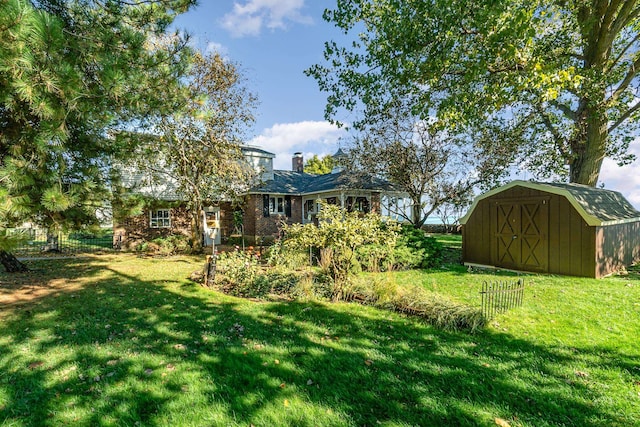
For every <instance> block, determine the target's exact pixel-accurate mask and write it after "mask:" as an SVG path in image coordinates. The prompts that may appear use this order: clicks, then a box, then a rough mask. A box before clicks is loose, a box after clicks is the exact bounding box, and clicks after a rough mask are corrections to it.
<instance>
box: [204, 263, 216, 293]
mask: <svg viewBox="0 0 640 427" xmlns="http://www.w3.org/2000/svg"><path fill="white" fill-rule="evenodd" d="M215 278H216V256H215V255H207V260H206V262H205V264H204V285H205V286H207V287H209V288H210V287H212V286H213V282H214V281H215Z"/></svg>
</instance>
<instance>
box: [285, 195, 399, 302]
mask: <svg viewBox="0 0 640 427" xmlns="http://www.w3.org/2000/svg"><path fill="white" fill-rule="evenodd" d="M318 222H319V223H318V226H317V227H316V226H315V225H313V224H305V225H301V224H293V225H285V227H284V228H283V230H284V232H285V236H286V240H285V242H284V244H285V245H286V246H288V247H290V248H294V249H297V250H309V248H310V247H315V248H318V249H319V250H320V252H321V254H322V255H321V257H320V263H321V264H322V265H323V266H324V268H325V269H326V270H327V271H328V272H329V273H330V274H331V276H332V279H333V282H334V298H336V299H340V298H341V296H340V295H341V294H342V290H341V286H342V284H343V283H345V282H346V281H347V279H348V278H349V277H350V276H353V274H354V273H356V272H357V271H359V270H360V265H359V263H358V262H357V257H356V250H357V248H359V247H361V246H363V245H368V244H372V245H387V247H388V248H389V249H391V248H393V246H394V245H395V241H396V237H397V229H398V225H397V224H396V223H384V222H382V221H381V219H380V217H379V216H378V215H377V214H375V213H369V214H366V215H364V216H361V215H360V214H359V213H358V212H347V211H346V210H345V209H342V208H340V207H339V206H335V205H328V204H324V203H323V204H322V208H321V210H320V213H319V214H318ZM327 250H330V251H331V262H329V261H328V260H326V259H324V258H325V256H328V252H327Z"/></svg>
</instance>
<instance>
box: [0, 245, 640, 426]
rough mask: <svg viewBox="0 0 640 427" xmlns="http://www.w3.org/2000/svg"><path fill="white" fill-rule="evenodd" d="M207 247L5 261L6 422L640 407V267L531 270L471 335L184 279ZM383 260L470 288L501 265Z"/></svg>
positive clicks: (329, 421) (524, 421) (398, 422)
mask: <svg viewBox="0 0 640 427" xmlns="http://www.w3.org/2000/svg"><path fill="white" fill-rule="evenodd" d="M454 240H455V239H454ZM201 264H202V261H201V260H200V259H196V258H193V257H172V258H167V259H162V258H140V257H136V256H133V255H117V256H116V255H102V256H93V257H90V258H76V259H64V260H43V261H33V262H30V263H29V266H30V267H32V268H33V269H34V271H33V272H32V273H27V274H21V275H7V274H5V273H0V425H2V426H40V425H50V426H58V425H74V426H76V425H80V426H134V425H141V426H148V425H151V426H216V425H239V426H248V425H254V426H274V425H292V426H322V425H327V426H335V425H359V426H360V425H367V426H376V425H386V426H408V425H435V426H440V425H486V426H495V425H496V421H495V420H496V418H501V419H503V420H505V421H506V422H508V423H509V424H510V425H511V426H549V425H553V426H591V425H595V426H631V425H640V345H639V344H638V336H639V335H640V275H639V274H638V273H637V272H636V273H633V272H632V274H630V275H629V276H628V277H620V278H609V279H604V280H599V281H596V280H587V279H576V278H568V277H546V276H526V277H525V278H524V279H525V282H526V284H527V291H526V294H525V301H524V305H523V307H521V308H519V309H515V310H512V311H511V312H508V313H506V314H504V315H500V316H498V317H496V318H495V319H494V320H493V321H492V322H491V323H490V325H489V327H488V328H487V329H486V330H485V331H483V332H481V333H478V334H475V335H469V334H466V333H450V332H443V331H440V330H437V329H434V328H433V327H431V326H429V325H426V324H424V323H423V322H421V321H419V320H416V319H412V318H409V317H406V316H403V315H399V314H396V313H391V312H387V311H383V310H378V309H375V308H371V307H364V306H360V305H355V304H342V303H341V304H332V303H324V302H289V301H279V302H258V301H249V300H243V299H239V298H233V297H229V296H226V295H223V294H220V293H217V292H214V291H209V290H206V289H204V288H202V287H200V286H198V285H196V284H194V283H192V282H190V281H189V280H187V279H186V278H187V277H188V276H189V274H190V273H191V272H192V271H193V270H195V269H196V268H199V267H200V266H201ZM382 274H385V275H386V277H387V278H390V279H391V280H396V281H397V282H398V283H410V282H411V283H419V284H422V285H423V286H424V287H426V288H427V289H430V290H433V291H436V292H438V293H442V294H445V295H448V296H450V297H451V298H453V299H456V300H458V301H461V302H466V303H470V304H479V295H478V292H479V290H480V284H481V283H482V281H483V280H495V276H494V275H490V274H486V273H482V272H472V273H469V272H467V270H466V269H464V268H462V267H460V266H453V265H452V266H448V267H447V269H439V270H435V271H431V272H420V271H411V272H400V273H382ZM499 277H500V278H503V279H504V278H505V277H507V278H508V277H509V275H508V274H505V273H502V275H501V276H499Z"/></svg>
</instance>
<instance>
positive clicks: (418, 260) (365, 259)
mask: <svg viewBox="0 0 640 427" xmlns="http://www.w3.org/2000/svg"><path fill="white" fill-rule="evenodd" d="M356 258H357V260H358V262H359V264H360V265H361V266H362V269H363V270H365V271H369V272H374V273H375V272H379V271H388V270H406V269H411V268H430V267H435V266H437V265H439V264H440V263H441V262H442V260H443V247H442V245H441V244H440V242H438V241H437V240H436V239H435V238H433V237H429V236H427V235H425V233H424V232H423V231H422V230H419V229H416V228H414V227H413V226H411V225H403V226H402V228H401V229H400V233H399V235H398V239H397V240H396V242H395V246H393V247H392V248H390V247H389V246H388V245H381V244H368V245H362V246H360V247H358V248H357V249H356Z"/></svg>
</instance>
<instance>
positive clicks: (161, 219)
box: [149, 209, 171, 228]
mask: <svg viewBox="0 0 640 427" xmlns="http://www.w3.org/2000/svg"><path fill="white" fill-rule="evenodd" d="M169 212H170V209H154V210H152V211H151V212H150V216H151V221H150V224H149V225H150V227H151V228H169V227H171V217H170V215H169Z"/></svg>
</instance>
